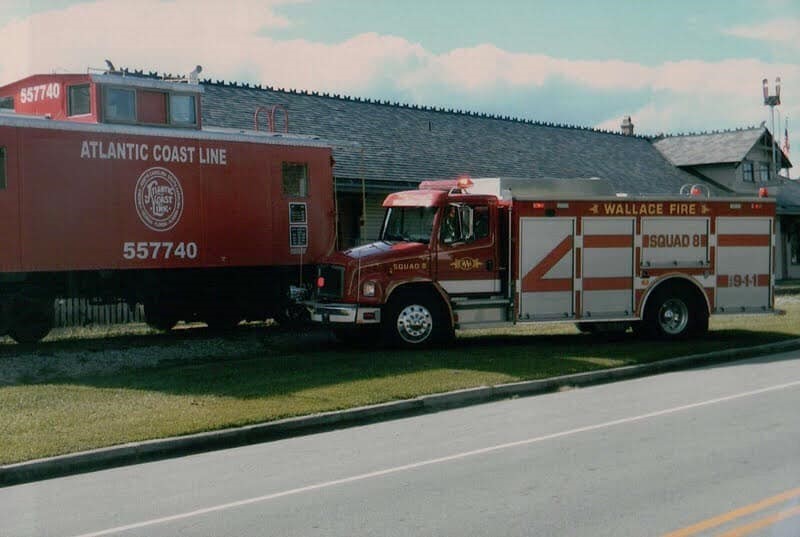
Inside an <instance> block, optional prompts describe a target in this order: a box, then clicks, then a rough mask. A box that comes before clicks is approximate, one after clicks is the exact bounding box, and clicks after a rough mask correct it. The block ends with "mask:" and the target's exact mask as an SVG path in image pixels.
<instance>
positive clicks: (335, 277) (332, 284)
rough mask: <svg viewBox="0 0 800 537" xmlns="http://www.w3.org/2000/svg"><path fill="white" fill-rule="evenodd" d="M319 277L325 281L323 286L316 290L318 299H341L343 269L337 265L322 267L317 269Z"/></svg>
mask: <svg viewBox="0 0 800 537" xmlns="http://www.w3.org/2000/svg"><path fill="white" fill-rule="evenodd" d="M319 275H320V276H322V277H323V278H324V279H325V285H324V286H322V287H319V288H317V292H318V293H319V296H320V298H330V299H340V298H342V289H343V287H344V267H341V266H338V265H322V266H321V267H319Z"/></svg>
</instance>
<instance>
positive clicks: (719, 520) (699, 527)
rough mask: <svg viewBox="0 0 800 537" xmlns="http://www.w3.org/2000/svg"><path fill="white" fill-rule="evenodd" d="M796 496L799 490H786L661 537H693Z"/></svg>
mask: <svg viewBox="0 0 800 537" xmlns="http://www.w3.org/2000/svg"><path fill="white" fill-rule="evenodd" d="M798 496H800V488H796V489H792V490H787V491H786V492H782V493H780V494H778V495H776V496H772V497H771V498H766V499H764V500H761V501H759V502H756V503H753V504H750V505H746V506H744V507H740V508H738V509H734V510H733V511H729V512H727V513H724V514H721V515H719V516H715V517H713V518H709V519H707V520H703V521H702V522H698V523H697V524H693V525H691V526H687V527H685V528H683V529H679V530H675V531H673V532H671V533H667V534H665V535H664V536H663V537H688V536H689V535H695V534H696V533H700V532H701V531H704V530H707V529H711V528H716V527H717V526H721V525H722V524H725V523H727V522H730V521H732V520H736V519H737V518H741V517H743V516H747V515H751V514H753V513H756V512H758V511H761V510H762V509H766V508H767V507H771V506H773V505H776V504H779V503H783V502H785V501H787V500H791V499H792V498H796V497H798ZM787 512H788V511H787Z"/></svg>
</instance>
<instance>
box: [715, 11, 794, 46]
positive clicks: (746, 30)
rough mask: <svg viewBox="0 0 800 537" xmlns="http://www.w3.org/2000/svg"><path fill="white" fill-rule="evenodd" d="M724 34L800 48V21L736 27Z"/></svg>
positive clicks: (783, 20) (782, 21)
mask: <svg viewBox="0 0 800 537" xmlns="http://www.w3.org/2000/svg"><path fill="white" fill-rule="evenodd" d="M723 33H725V34H727V35H732V36H735V37H743V38H745V39H756V40H758V41H774V42H776V43H785V44H788V45H792V46H794V47H800V19H797V18H780V19H775V20H771V21H767V22H764V23H761V24H752V25H743V26H734V27H732V28H726V29H725V30H723Z"/></svg>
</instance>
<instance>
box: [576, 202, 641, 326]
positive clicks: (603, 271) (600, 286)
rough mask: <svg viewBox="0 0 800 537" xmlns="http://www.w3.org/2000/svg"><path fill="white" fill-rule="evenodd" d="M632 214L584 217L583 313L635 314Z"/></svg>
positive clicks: (599, 315)
mask: <svg viewBox="0 0 800 537" xmlns="http://www.w3.org/2000/svg"><path fill="white" fill-rule="evenodd" d="M634 230H635V228H634V219H633V218H584V219H583V255H582V256H581V257H582V260H581V265H582V269H583V270H582V272H583V274H582V276H583V278H582V280H581V283H582V286H583V300H582V306H581V316H582V317H583V318H586V319H589V318H591V319H594V318H598V319H601V318H620V317H631V316H632V315H633V263H634V261H633V235H634Z"/></svg>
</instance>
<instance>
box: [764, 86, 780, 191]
mask: <svg viewBox="0 0 800 537" xmlns="http://www.w3.org/2000/svg"><path fill="white" fill-rule="evenodd" d="M767 82H768V81H767V79H766V78H765V79H764V80H762V81H761V86H762V89H763V91H764V106H769V112H770V116H771V119H772V169H773V170H774V173H775V174H776V176H777V173H778V168H777V166H778V163H777V160H776V158H775V157H776V155H775V107H776V106H779V105H780V104H781V77H776V78H775V94H774V95H770V94H769V88H768V87H767Z"/></svg>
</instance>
